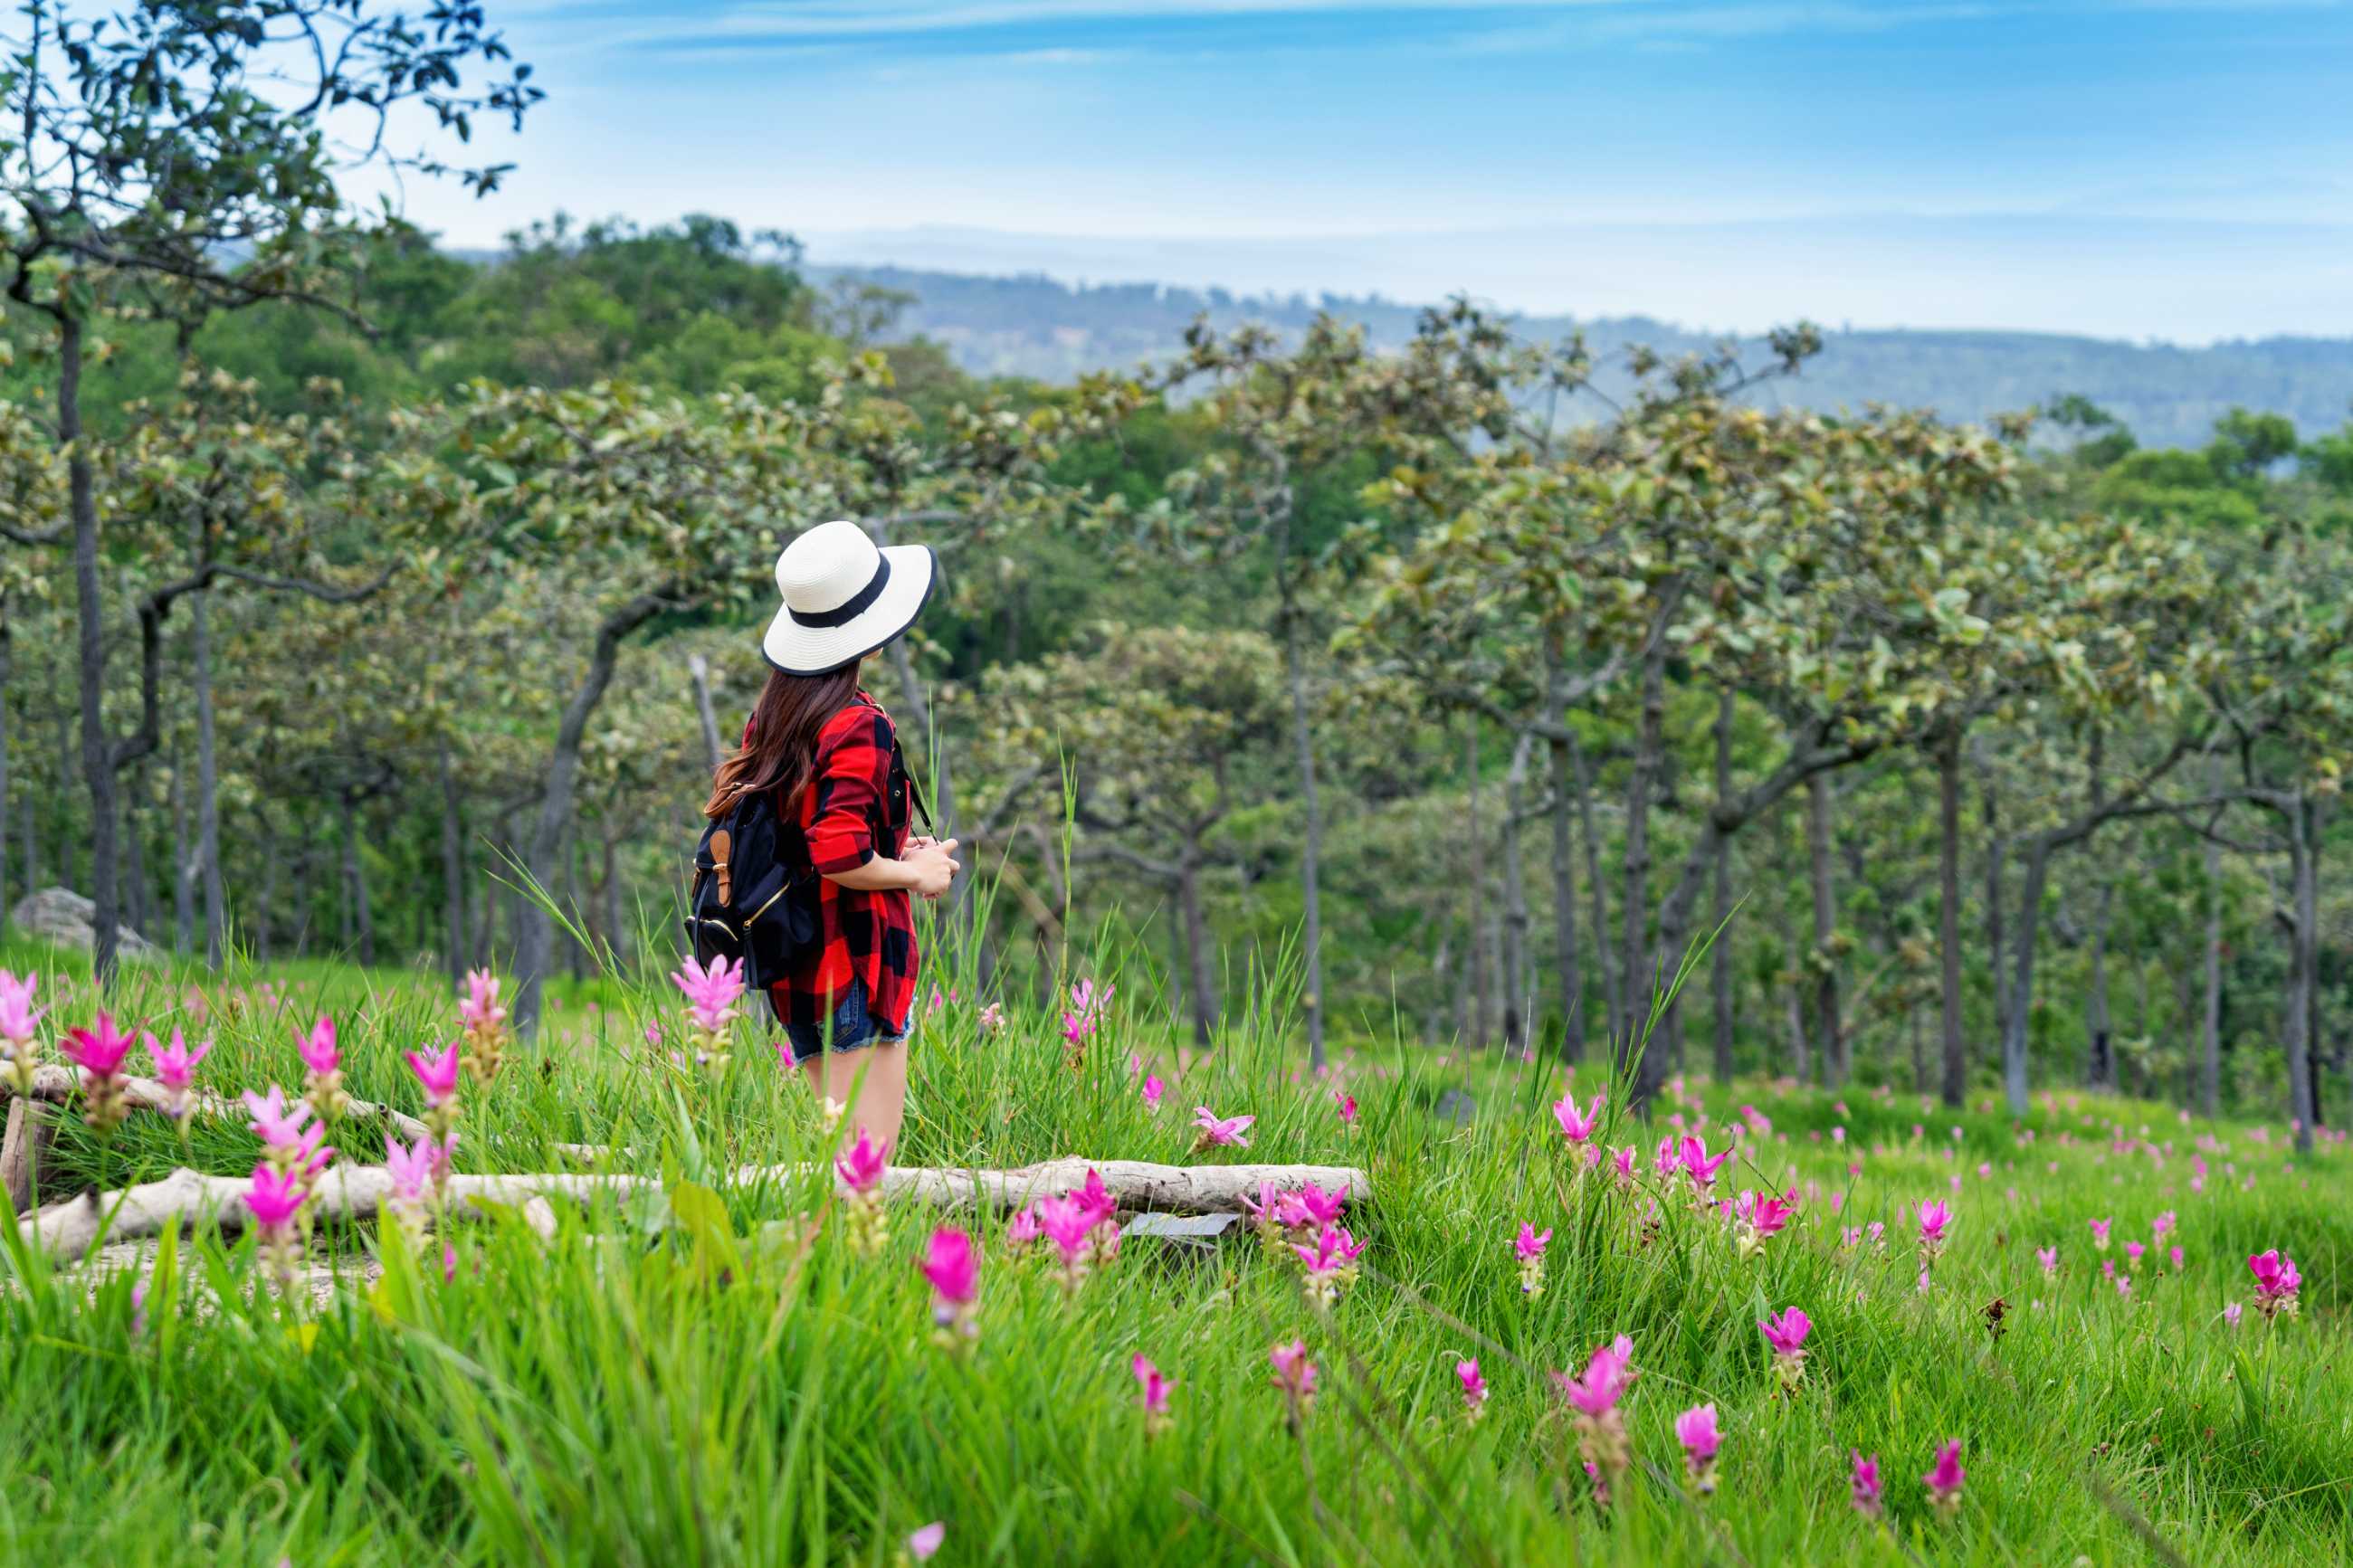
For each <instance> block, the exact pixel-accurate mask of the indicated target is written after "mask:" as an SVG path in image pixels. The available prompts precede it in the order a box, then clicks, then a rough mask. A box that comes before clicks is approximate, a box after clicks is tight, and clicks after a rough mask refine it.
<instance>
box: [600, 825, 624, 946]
mask: <svg viewBox="0 0 2353 1568" xmlns="http://www.w3.org/2000/svg"><path fill="white" fill-rule="evenodd" d="M604 855H605V877H604V884H603V886H602V887H601V888H600V889H598V892H599V894H600V895H601V896H602V898H603V899H604V901H605V945H606V947H607V950H608V952H607V959H608V961H609V962H610V963H612V965H613V967H614V968H615V969H619V968H620V967H621V966H622V964H623V963H624V962H625V960H624V959H623V956H622V954H623V952H625V951H626V950H627V949H628V945H629V944H628V940H627V938H628V931H627V930H626V929H624V928H623V926H622V924H621V849H620V840H618V839H617V838H614V837H609V836H608V837H607V838H606V839H605V841H604Z"/></svg>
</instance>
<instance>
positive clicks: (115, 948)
mask: <svg viewBox="0 0 2353 1568" xmlns="http://www.w3.org/2000/svg"><path fill="white" fill-rule="evenodd" d="M81 362H82V323H81V321H80V320H79V318H77V317H75V316H72V315H68V316H67V317H66V318H65V319H64V320H63V321H61V322H60V323H59V324H58V445H60V446H62V447H65V448H66V451H67V454H68V455H67V459H66V482H67V489H68V493H69V504H70V507H71V510H72V514H73V573H74V613H75V616H77V618H78V621H79V628H78V629H79V637H78V638H77V642H76V647H77V651H78V653H79V697H80V701H81V772H82V779H83V782H84V783H85V784H88V786H89V788H90V901H91V903H93V904H94V905H96V906H97V909H96V913H95V915H94V916H93V918H92V921H91V925H92V929H93V930H94V931H95V932H96V936H97V942H96V945H95V947H94V948H93V949H92V951H91V953H90V967H91V971H92V973H94V974H95V976H96V978H97V981H98V984H99V985H100V987H101V988H103V987H104V986H106V985H107V984H109V983H110V982H111V981H112V980H113V978H114V966H115V960H116V955H117V953H118V952H119V951H120V949H121V938H120V935H119V934H118V932H117V931H116V927H117V926H118V925H119V924H120V923H121V918H122V904H121V889H120V888H119V887H118V886H117V877H118V875H119V871H118V868H117V866H116V844H115V814H116V811H117V809H118V808H117V806H116V804H115V778H114V754H113V753H114V748H113V746H112V745H111V744H110V743H109V742H108V740H107V735H106V713H105V709H104V702H105V697H106V602H105V599H104V597H103V596H102V595H101V594H100V588H99V580H98V497H97V492H96V489H95V488H94V481H93V477H92V474H91V470H90V447H89V445H88V443H86V442H85V441H83V439H82V428H81V368H82V363H81Z"/></svg>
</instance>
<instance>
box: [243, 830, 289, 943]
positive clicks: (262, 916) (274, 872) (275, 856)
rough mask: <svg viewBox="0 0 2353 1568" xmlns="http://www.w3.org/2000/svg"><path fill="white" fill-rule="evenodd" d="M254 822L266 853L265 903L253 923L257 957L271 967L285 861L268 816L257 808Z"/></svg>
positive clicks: (263, 860) (263, 859) (263, 864)
mask: <svg viewBox="0 0 2353 1568" xmlns="http://www.w3.org/2000/svg"><path fill="white" fill-rule="evenodd" d="M254 821H255V822H256V823H257V824H259V826H260V828H261V833H260V842H261V846H262V850H263V853H262V857H261V903H260V906H259V908H258V909H256V910H254V911H253V920H252V921H251V922H250V923H251V926H252V930H253V954H254V956H255V957H256V958H258V959H259V960H261V961H262V962H263V963H269V956H270V952H269V950H270V936H271V933H273V932H274V931H277V929H278V878H279V870H280V867H281V866H282V865H283V864H284V863H285V857H284V856H283V855H281V854H280V853H279V851H278V847H277V844H276V841H275V839H274V837H273V836H272V835H271V833H270V831H269V816H268V815H267V814H265V813H263V812H262V811H261V810H260V809H259V807H257V808H256V809H255V812H254Z"/></svg>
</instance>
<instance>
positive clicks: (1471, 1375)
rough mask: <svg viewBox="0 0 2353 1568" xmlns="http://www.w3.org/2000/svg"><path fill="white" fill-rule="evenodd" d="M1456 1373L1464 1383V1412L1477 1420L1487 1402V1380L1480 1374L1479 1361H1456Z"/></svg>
mask: <svg viewBox="0 0 2353 1568" xmlns="http://www.w3.org/2000/svg"><path fill="white" fill-rule="evenodd" d="M1454 1375H1455V1377H1456V1378H1457V1379H1458V1380H1459V1381H1460V1382H1461V1384H1462V1407H1463V1410H1464V1413H1465V1414H1466V1415H1469V1417H1470V1418H1471V1419H1472V1420H1473V1421H1476V1420H1477V1419H1479V1412H1480V1411H1481V1410H1482V1409H1483V1408H1484V1407H1485V1405H1486V1404H1487V1380H1486V1378H1484V1377H1483V1376H1482V1375H1481V1374H1480V1372H1479V1363H1477V1362H1476V1361H1458V1362H1456V1363H1454Z"/></svg>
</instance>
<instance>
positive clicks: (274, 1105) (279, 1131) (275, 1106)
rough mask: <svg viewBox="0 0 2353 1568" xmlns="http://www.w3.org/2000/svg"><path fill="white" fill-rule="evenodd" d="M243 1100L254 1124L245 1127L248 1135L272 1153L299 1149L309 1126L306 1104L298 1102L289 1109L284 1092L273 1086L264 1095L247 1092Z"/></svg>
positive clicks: (309, 1109)
mask: <svg viewBox="0 0 2353 1568" xmlns="http://www.w3.org/2000/svg"><path fill="white" fill-rule="evenodd" d="M244 1099H245V1108H246V1110H249V1111H251V1112H252V1113H253V1121H251V1122H249V1123H248V1126H247V1131H250V1132H251V1133H252V1134H253V1135H254V1136H255V1137H256V1138H259V1139H260V1140H261V1141H262V1142H264V1143H267V1144H269V1146H270V1147H272V1148H273V1149H290V1148H295V1147H299V1146H300V1145H301V1142H302V1133H303V1129H304V1128H305V1127H307V1126H308V1125H309V1123H310V1121H311V1106H310V1103H309V1102H308V1101H307V1100H296V1101H295V1102H294V1103H293V1104H292V1105H288V1104H287V1103H286V1091H285V1090H284V1089H280V1088H279V1087H278V1086H277V1085H276V1084H274V1083H273V1084H271V1085H270V1086H269V1093H268V1094H266V1095H261V1094H256V1093H255V1092H254V1091H253V1090H251V1089H247V1090H246V1091H245V1096H244Z"/></svg>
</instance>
